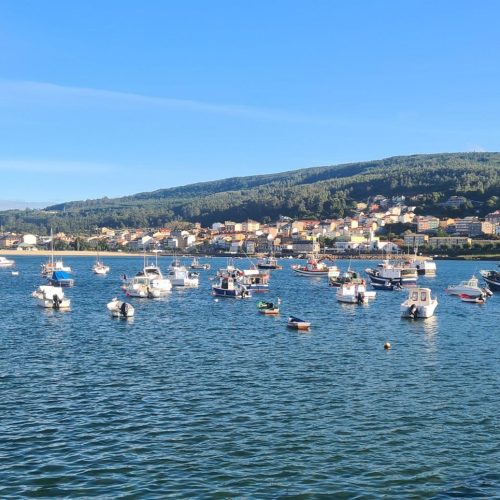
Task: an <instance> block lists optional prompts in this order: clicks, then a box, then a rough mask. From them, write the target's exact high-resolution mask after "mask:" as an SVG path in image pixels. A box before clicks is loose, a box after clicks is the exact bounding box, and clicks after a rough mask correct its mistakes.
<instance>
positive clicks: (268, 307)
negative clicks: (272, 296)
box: [257, 300, 280, 315]
mask: <svg viewBox="0 0 500 500" xmlns="http://www.w3.org/2000/svg"><path fill="white" fill-rule="evenodd" d="M257 309H258V310H259V312H260V313H261V314H265V315H276V314H279V313H280V308H279V307H278V305H277V304H275V303H274V302H265V301H263V300H261V301H260V302H258V303H257Z"/></svg>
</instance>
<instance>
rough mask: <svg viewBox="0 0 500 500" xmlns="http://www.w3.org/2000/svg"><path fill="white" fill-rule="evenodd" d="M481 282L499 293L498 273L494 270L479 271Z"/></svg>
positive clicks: (499, 275) (499, 278) (499, 276)
mask: <svg viewBox="0 0 500 500" xmlns="http://www.w3.org/2000/svg"><path fill="white" fill-rule="evenodd" d="M479 274H481V276H482V278H483V280H484V281H485V283H486V284H487V285H488V287H489V289H490V290H492V291H494V292H500V272H498V271H495V270H490V271H485V270H483V271H479Z"/></svg>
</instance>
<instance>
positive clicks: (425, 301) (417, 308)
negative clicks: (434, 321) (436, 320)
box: [401, 288, 438, 319]
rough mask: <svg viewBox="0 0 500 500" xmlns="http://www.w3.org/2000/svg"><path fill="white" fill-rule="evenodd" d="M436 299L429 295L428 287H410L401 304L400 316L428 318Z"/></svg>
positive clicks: (432, 313)
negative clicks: (406, 296)
mask: <svg viewBox="0 0 500 500" xmlns="http://www.w3.org/2000/svg"><path fill="white" fill-rule="evenodd" d="M437 305H438V301H437V299H435V298H432V296H431V289H430V288H412V289H410V291H409V294H408V298H407V299H406V300H405V301H404V302H403V303H402V304H401V317H403V318H412V319H416V318H430V317H431V316H433V315H434V311H435V309H436V307H437Z"/></svg>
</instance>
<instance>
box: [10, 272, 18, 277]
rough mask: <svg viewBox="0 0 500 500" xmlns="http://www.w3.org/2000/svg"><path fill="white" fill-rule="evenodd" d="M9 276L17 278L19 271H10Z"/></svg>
mask: <svg viewBox="0 0 500 500" xmlns="http://www.w3.org/2000/svg"><path fill="white" fill-rule="evenodd" d="M10 274H11V275H12V276H19V271H11V272H10Z"/></svg>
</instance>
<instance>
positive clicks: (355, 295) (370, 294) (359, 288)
mask: <svg viewBox="0 0 500 500" xmlns="http://www.w3.org/2000/svg"><path fill="white" fill-rule="evenodd" d="M376 294H377V292H374V291H372V290H367V289H366V283H365V282H364V280H357V282H351V283H344V284H343V285H342V286H340V287H339V288H338V289H337V293H336V294H335V296H336V298H337V300H338V301H339V302H344V303H346V304H365V303H366V302H368V300H369V299H374V298H375V297H376Z"/></svg>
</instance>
